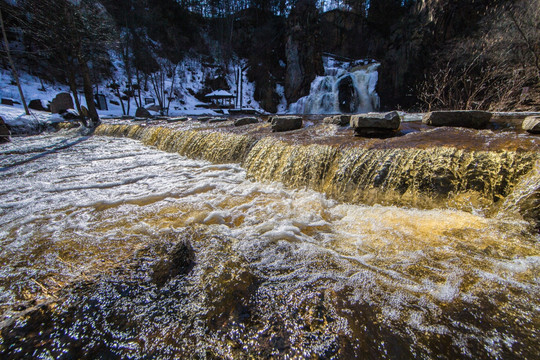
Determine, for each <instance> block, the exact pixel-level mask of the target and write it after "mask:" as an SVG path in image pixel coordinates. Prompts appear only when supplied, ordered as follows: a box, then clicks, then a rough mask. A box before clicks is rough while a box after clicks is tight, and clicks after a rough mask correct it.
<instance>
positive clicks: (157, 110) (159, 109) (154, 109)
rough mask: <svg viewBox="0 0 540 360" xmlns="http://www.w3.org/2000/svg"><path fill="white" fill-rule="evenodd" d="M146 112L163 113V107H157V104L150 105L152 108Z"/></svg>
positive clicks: (148, 107)
mask: <svg viewBox="0 0 540 360" xmlns="http://www.w3.org/2000/svg"><path fill="white" fill-rule="evenodd" d="M146 110H149V111H155V112H159V111H161V106H159V105H156V104H154V105H150V106H147V107H146Z"/></svg>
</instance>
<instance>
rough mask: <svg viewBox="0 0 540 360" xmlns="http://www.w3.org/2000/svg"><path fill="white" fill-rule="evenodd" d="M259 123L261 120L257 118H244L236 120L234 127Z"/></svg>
mask: <svg viewBox="0 0 540 360" xmlns="http://www.w3.org/2000/svg"><path fill="white" fill-rule="evenodd" d="M258 122H259V119H257V118H255V117H243V118H239V119H236V120H235V121H234V126H244V125H248V124H257V123H258Z"/></svg>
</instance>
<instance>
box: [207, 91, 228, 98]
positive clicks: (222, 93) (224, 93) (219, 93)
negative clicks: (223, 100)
mask: <svg viewBox="0 0 540 360" xmlns="http://www.w3.org/2000/svg"><path fill="white" fill-rule="evenodd" d="M220 96H222V97H231V96H234V95H233V94H231V93H230V92H228V91H225V90H216V91H212V92H211V93H210V94H208V95H205V97H220Z"/></svg>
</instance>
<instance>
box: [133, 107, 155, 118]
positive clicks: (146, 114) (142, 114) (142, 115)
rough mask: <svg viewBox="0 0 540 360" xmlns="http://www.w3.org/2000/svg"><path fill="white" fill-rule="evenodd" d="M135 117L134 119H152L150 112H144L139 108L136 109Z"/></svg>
mask: <svg viewBox="0 0 540 360" xmlns="http://www.w3.org/2000/svg"><path fill="white" fill-rule="evenodd" d="M135 117H136V118H146V119H149V118H151V117H152V114H150V111H148V110H146V109H145V108H143V107H139V108H137V110H136V111H135Z"/></svg>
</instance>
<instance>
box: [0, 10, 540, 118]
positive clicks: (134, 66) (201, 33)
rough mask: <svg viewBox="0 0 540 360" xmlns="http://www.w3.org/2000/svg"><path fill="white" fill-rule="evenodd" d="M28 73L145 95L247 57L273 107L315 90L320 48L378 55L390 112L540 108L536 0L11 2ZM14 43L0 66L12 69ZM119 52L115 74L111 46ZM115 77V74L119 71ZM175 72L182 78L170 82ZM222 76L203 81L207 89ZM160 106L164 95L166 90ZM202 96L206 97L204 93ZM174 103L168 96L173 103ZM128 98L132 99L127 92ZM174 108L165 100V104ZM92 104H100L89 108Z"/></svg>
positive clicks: (384, 103) (18, 51)
mask: <svg viewBox="0 0 540 360" xmlns="http://www.w3.org/2000/svg"><path fill="white" fill-rule="evenodd" d="M0 4H1V8H0V9H1V10H2V14H3V18H4V20H5V23H6V28H7V29H8V30H7V35H8V38H9V43H10V44H11V48H12V49H11V53H12V54H11V55H12V56H13V58H14V59H15V63H16V64H17V67H18V68H19V69H20V70H21V71H25V72H28V73H31V74H33V75H35V76H38V77H39V78H40V79H43V80H45V81H58V82H61V83H64V84H68V85H69V86H70V88H71V89H72V91H74V93H75V92H76V91H77V89H80V88H82V89H83V90H84V92H85V95H86V96H87V97H89V98H90V97H92V93H93V90H92V89H93V87H94V86H95V85H96V84H99V83H103V82H108V84H109V85H110V86H112V87H113V88H115V91H117V92H118V95H119V97H120V98H127V99H129V98H132V97H135V98H137V92H139V100H140V89H141V88H144V87H148V83H149V82H150V83H152V82H153V83H154V85H157V84H158V83H159V82H161V83H163V79H165V78H170V77H171V76H172V74H173V73H174V74H175V73H176V72H177V71H178V69H177V64H178V63H179V62H180V61H181V60H182V59H184V58H185V57H186V56H191V57H198V58H200V59H201V62H202V63H203V64H205V63H206V64H211V65H212V66H218V67H222V68H223V72H225V71H226V69H227V66H228V65H229V64H230V63H231V62H232V61H234V60H235V59H239V58H241V59H246V60H247V66H246V69H247V76H248V78H249V80H250V81H252V82H254V83H255V94H254V96H255V100H257V101H258V102H259V103H260V104H261V106H262V107H263V108H264V109H265V110H266V111H269V112H276V111H277V105H278V103H279V101H280V99H279V96H278V94H277V92H276V86H283V87H284V89H285V91H284V92H285V98H286V100H287V103H288V104H291V103H293V102H295V101H297V100H298V99H299V98H301V97H303V96H306V95H307V94H308V93H309V90H310V86H311V83H312V81H313V80H314V79H315V78H316V76H318V75H322V74H323V72H324V69H323V67H322V62H321V56H322V55H323V54H326V53H330V54H333V55H335V56H338V57H342V58H344V59H373V60H374V61H377V62H379V63H380V64H381V66H380V68H379V81H378V84H377V92H378V94H379V95H380V97H381V108H382V109H395V108H398V109H406V110H433V109H490V110H531V109H533V110H534V109H538V107H539V106H540V105H539V101H540V100H539V99H540V95H539V94H540V89H539V87H540V85H539V82H540V36H539V33H540V25H539V24H540V10H539V9H540V1H539V0H472V1H471V0H452V1H451V0H418V1H415V0H408V1H403V0H362V1H361V0H358V1H354V0H341V1H339V0H319V1H315V0H296V1H293V0H221V1H218V0H207V1H193V0H122V1H118V0H99V1H90V0H78V1H73V0H40V1H39V2H36V1H35V0H18V1H5V0H4V1H2V2H1V3H0ZM5 49H6V47H3V49H2V55H4V56H2V66H3V67H4V68H6V69H7V68H9V64H8V61H7V56H5V55H6V50H5ZM112 52H115V53H116V54H119V56H120V57H121V59H122V63H123V68H124V73H125V74H124V75H123V78H122V79H118V78H115V77H114V76H113V74H114V72H115V69H114V66H113V64H112V61H111V53H112ZM113 78H115V80H114V81H113V80H111V79H113ZM173 81H174V80H173ZM220 83H223V80H222V79H220V78H219V76H218V77H216V78H214V79H206V83H205V90H206V91H208V90H212V89H214V90H215V88H217V87H219V85H220ZM161 94H162V98H161V99H160V98H159V97H158V100H159V101H160V104H161V103H166V102H167V99H166V98H167V97H171V96H172V94H170V95H166V94H165V91H161ZM199 95H200V94H199ZM169 102H170V100H169ZM128 104H129V101H128ZM163 106H165V105H163ZM89 111H90V113H94V112H95V111H94V110H93V109H89Z"/></svg>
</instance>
